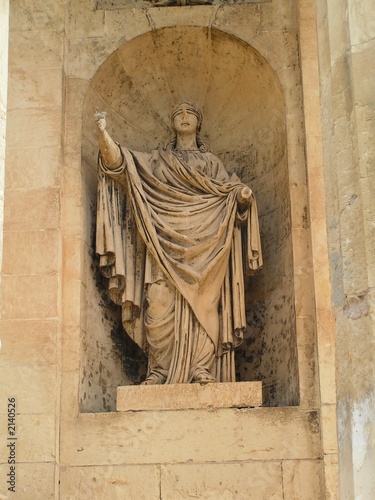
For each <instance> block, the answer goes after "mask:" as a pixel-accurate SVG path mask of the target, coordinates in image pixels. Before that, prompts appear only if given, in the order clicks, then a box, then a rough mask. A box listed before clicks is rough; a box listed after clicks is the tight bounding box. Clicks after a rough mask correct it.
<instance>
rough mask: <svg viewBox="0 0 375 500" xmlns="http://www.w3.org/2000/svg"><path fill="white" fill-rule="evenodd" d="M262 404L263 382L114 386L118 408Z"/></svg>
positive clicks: (166, 408)
mask: <svg viewBox="0 0 375 500" xmlns="http://www.w3.org/2000/svg"><path fill="white" fill-rule="evenodd" d="M261 405H262V382H238V383H236V382H232V383H231V382H228V383H221V384H207V385H203V386H202V385H200V384H182V385H179V384H171V385H156V386H147V385H143V386H127V387H118V388H117V411H138V410H143V411H145V410H151V411H152V410H185V409H198V408H246V407H256V406H261Z"/></svg>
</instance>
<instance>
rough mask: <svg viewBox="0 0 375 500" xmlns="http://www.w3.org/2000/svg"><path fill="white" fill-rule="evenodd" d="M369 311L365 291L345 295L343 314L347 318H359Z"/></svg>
mask: <svg viewBox="0 0 375 500" xmlns="http://www.w3.org/2000/svg"><path fill="white" fill-rule="evenodd" d="M369 311H370V304H369V302H368V296H367V292H365V293H362V294H359V295H351V296H347V297H346V299H345V304H344V315H345V316H346V317H347V318H349V319H359V318H361V317H362V316H367V315H368V313H369Z"/></svg>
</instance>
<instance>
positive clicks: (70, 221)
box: [61, 196, 83, 238]
mask: <svg viewBox="0 0 375 500" xmlns="http://www.w3.org/2000/svg"><path fill="white" fill-rule="evenodd" d="M82 211H83V207H82V200H81V197H78V196H65V197H64V198H63V200H62V204H61V227H62V230H63V233H64V235H65V236H66V237H67V238H80V237H81V236H82V232H83V227H82V225H83V222H82Z"/></svg>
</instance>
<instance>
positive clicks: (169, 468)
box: [161, 461, 319, 500]
mask: <svg viewBox="0 0 375 500" xmlns="http://www.w3.org/2000/svg"><path fill="white" fill-rule="evenodd" d="M161 498H162V499H163V500H181V499H185V498H200V499H212V500H213V499H219V498H220V499H221V500H259V499H260V498H264V499H267V500H268V499H274V500H282V499H284V498H290V499H292V498H300V497H298V496H295V497H293V496H290V497H285V496H284V495H283V485H282V478H281V463H280V462H277V461H275V462H256V461H254V462H250V463H242V464H200V465H194V464H184V465H165V466H162V468H161ZM303 498H304V497H303ZM307 498H311V500H313V497H306V499H307ZM317 498H319V497H315V499H314V500H316V499H317ZM301 499H302V497H301Z"/></svg>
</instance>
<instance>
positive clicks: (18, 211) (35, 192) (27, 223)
mask: <svg viewBox="0 0 375 500" xmlns="http://www.w3.org/2000/svg"><path fill="white" fill-rule="evenodd" d="M5 204H6V214H5V218H4V230H5V231H7V230H9V231H38V230H46V229H56V228H58V226H59V219H60V201H59V190H58V189H56V188H46V189H28V190H9V191H8V192H7V196H6V201H5Z"/></svg>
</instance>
